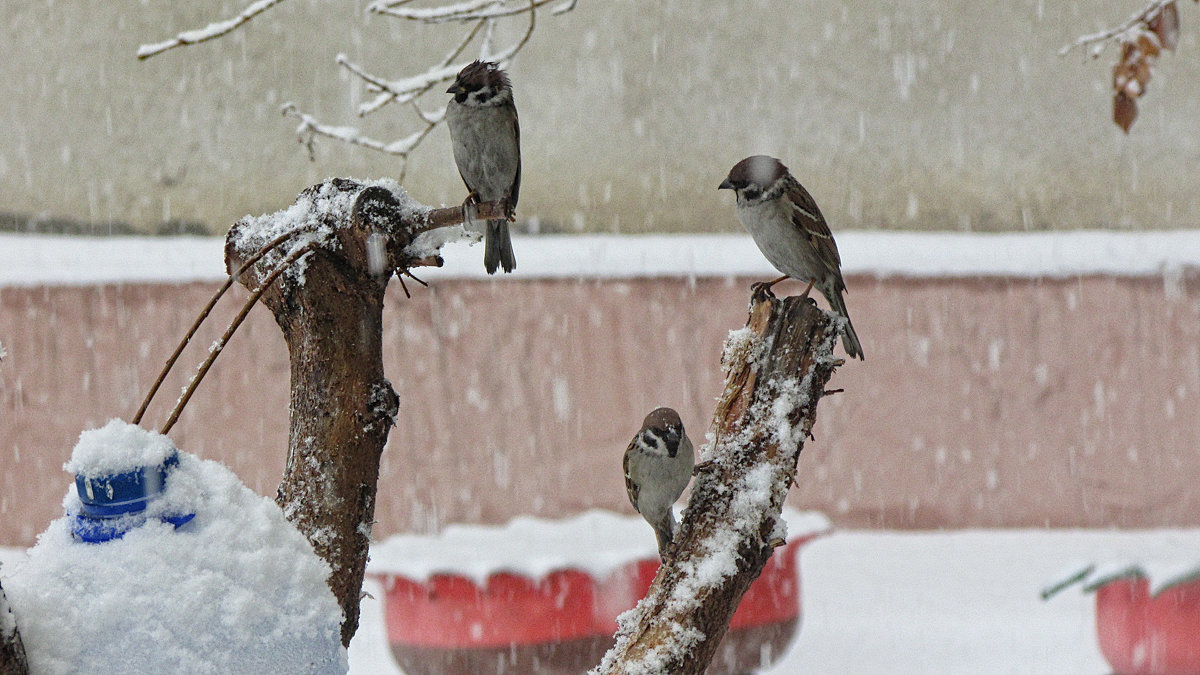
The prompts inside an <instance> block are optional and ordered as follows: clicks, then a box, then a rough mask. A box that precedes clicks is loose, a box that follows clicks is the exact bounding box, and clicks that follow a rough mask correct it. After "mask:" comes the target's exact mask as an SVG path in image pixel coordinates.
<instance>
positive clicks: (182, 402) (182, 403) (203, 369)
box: [159, 241, 321, 435]
mask: <svg viewBox="0 0 1200 675" xmlns="http://www.w3.org/2000/svg"><path fill="white" fill-rule="evenodd" d="M320 245H321V243H320V242H317V241H314V242H309V243H308V244H305V245H304V246H301V247H299V248H297V249H296V250H294V251H292V252H291V254H289V255H288V257H286V258H284V259H283V262H281V263H279V266H278V267H276V268H275V269H274V270H272V271H271V273H270V274H269V275H267V278H266V279H264V280H263V282H262V283H261V284H259V286H258V288H257V289H255V291H254V292H253V293H251V294H250V299H249V300H247V301H246V304H245V305H243V306H242V311H240V312H238V315H237V316H236V317H234V318H233V321H232V322H231V323H230V324H229V328H227V329H225V334H224V335H222V336H221V339H220V340H218V341H217V342H216V344H214V345H213V347H212V349H210V350H209V352H208V358H206V359H204V363H202V364H200V367H199V368H198V369H197V370H196V374H195V375H193V376H192V381H191V382H189V383H188V386H187V389H185V390H184V391H183V394H182V395H181V396H180V397H179V401H177V402H176V403H175V409H174V410H172V411H171V416H170V417H168V418H167V421H166V422H165V423H163V427H162V429H161V430H160V431H159V433H161V434H163V435H166V434H167V432H169V431H170V430H171V427H173V426H175V422H176V421H177V420H178V419H179V415H180V414H181V413H183V409H184V408H185V407H186V406H187V404H188V401H189V400H191V398H192V394H194V393H196V387H198V386H200V381H201V380H203V379H204V376H205V375H207V374H208V370H209V368H212V364H213V363H214V362H215V361H216V360H217V357H218V356H220V355H221V351H222V350H224V349H225V345H227V344H229V338H231V337H233V334H234V333H235V332H236V331H237V329H238V328H239V327H240V326H241V325H242V322H243V321H245V320H246V316H247V315H249V314H250V309H251V308H253V307H254V304H255V303H257V302H258V299H259V298H260V297H262V294H263V293H265V292H266V291H267V289H268V288H270V287H271V284H273V283H275V280H276V279H277V278H279V275H280V274H283V273H284V272H286V271H287V269H288V268H289V267H291V266H292V265H293V264H295V262H296V261H297V260H299V259H300V258H301V257H303V256H304V255H306V254H308V253H310V252H312V251H314V250H316V249H317V247H319V246H320Z"/></svg>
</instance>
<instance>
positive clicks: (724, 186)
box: [717, 178, 733, 190]
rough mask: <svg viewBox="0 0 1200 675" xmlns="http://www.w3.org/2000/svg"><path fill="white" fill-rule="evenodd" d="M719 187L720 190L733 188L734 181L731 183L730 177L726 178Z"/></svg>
mask: <svg viewBox="0 0 1200 675" xmlns="http://www.w3.org/2000/svg"><path fill="white" fill-rule="evenodd" d="M717 189H718V190H732V189H733V183H730V182H729V179H728V178H726V179H725V180H723V181H721V184H720V185H718V186H717Z"/></svg>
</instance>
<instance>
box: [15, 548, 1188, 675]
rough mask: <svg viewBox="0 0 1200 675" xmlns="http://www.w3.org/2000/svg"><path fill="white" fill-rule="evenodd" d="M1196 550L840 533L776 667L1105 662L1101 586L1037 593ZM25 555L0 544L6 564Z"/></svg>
mask: <svg viewBox="0 0 1200 675" xmlns="http://www.w3.org/2000/svg"><path fill="white" fill-rule="evenodd" d="M1198 552H1200V530H1147V531H1125V532H1122V531H1116V530H1111V531H1095V530H1090V531H1067V530H968V531H953V532H873V531H841V532H835V533H834V534H832V535H830V536H827V537H824V538H821V539H817V540H816V541H814V542H812V543H810V544H809V545H808V546H807V547H806V548H805V549H804V550H803V552H802V553H801V565H800V568H801V581H802V584H803V594H804V595H803V611H804V622H803V627H802V628H801V630H800V635H799V638H798V640H797V641H796V642H794V643H793V645H792V647H791V649H790V651H789V652H788V654H787V655H786V656H785V657H784V658H783V660H782V661H781V662H780V663H779V664H777V665H776V667H774V668H772V669H771V670H770V671H768V672H769V673H771V674H777V675H802V674H805V673H814V674H816V673H822V674H828V673H854V674H856V675H859V674H872V673H880V674H884V673H886V674H887V675H904V674H905V673H911V674H913V675H917V674H920V675H927V674H929V673H989V674H992V675H995V674H1002V673H1014V674H1015V673H1020V674H1021V675H1031V674H1037V673H1046V674H1048V675H1049V674H1054V675H1103V674H1104V673H1108V672H1110V671H1109V668H1108V666H1107V664H1106V663H1105V662H1104V659H1103V657H1102V656H1101V654H1100V650H1099V647H1098V646H1097V643H1096V632H1095V627H1094V609H1093V603H1094V596H1092V595H1087V594H1084V593H1082V592H1081V591H1079V590H1078V588H1071V589H1068V590H1066V591H1064V592H1063V593H1061V594H1060V595H1058V596H1056V597H1054V598H1052V599H1050V600H1049V601H1042V600H1041V599H1040V598H1039V591H1040V590H1041V588H1042V587H1043V586H1044V585H1046V584H1047V583H1049V582H1051V581H1053V580H1055V579H1056V578H1057V577H1058V576H1059V575H1060V574H1061V573H1062V572H1063V571H1064V570H1069V569H1072V568H1075V567H1077V565H1078V564H1079V563H1082V562H1090V561H1097V562H1104V561H1110V560H1127V561H1133V560H1141V561H1154V560H1162V559H1178V558H1179V557H1180V556H1193V557H1195V556H1196V555H1197V553H1198ZM23 558H24V552H23V551H21V550H20V549H14V548H0V562H3V563H4V564H6V565H7V564H15V563H18V562H19V561H20V560H21V559H23ZM11 569H12V568H9V570H8V571H11ZM364 590H366V591H367V592H368V593H370V596H369V597H367V598H365V599H364V600H363V605H362V625H361V626H360V628H359V630H358V634H357V635H356V637H355V639H354V642H353V644H351V646H350V669H351V672H352V673H355V674H356V675H389V674H396V673H400V670H399V669H398V668H396V666H395V665H394V664H393V662H392V660H391V656H390V654H389V653H388V649H387V643H386V639H385V636H384V627H383V614H382V603H381V600H380V599H381V598H383V592H382V588H380V587H379V585H378V584H377V583H374V582H370V581H368V583H367V586H366V588H365V589H364Z"/></svg>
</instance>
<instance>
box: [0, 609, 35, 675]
mask: <svg viewBox="0 0 1200 675" xmlns="http://www.w3.org/2000/svg"><path fill="white" fill-rule="evenodd" d="M28 672H29V663H28V662H27V661H26V660H25V646H24V645H23V644H21V632H20V631H19V630H17V619H16V616H15V615H14V614H13V611H12V608H11V607H9V605H8V598H7V596H5V595H4V588H2V587H0V675H26V674H27V673H28Z"/></svg>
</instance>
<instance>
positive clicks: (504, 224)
mask: <svg viewBox="0 0 1200 675" xmlns="http://www.w3.org/2000/svg"><path fill="white" fill-rule="evenodd" d="M483 266H484V268H486V269H487V273H488V274H495V273H496V270H497V269H498V268H500V267H503V268H504V271H505V272H511V271H513V270H515V269H516V268H517V257H516V255H515V254H513V246H512V237H511V236H509V234H508V221H507V220H503V219H500V220H489V221H488V223H487V229H486V230H485V231H484V235H483Z"/></svg>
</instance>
